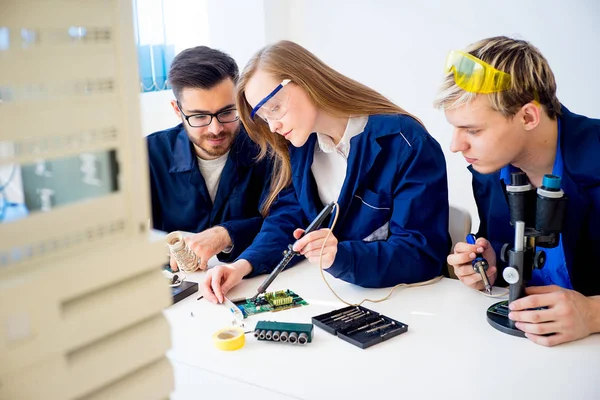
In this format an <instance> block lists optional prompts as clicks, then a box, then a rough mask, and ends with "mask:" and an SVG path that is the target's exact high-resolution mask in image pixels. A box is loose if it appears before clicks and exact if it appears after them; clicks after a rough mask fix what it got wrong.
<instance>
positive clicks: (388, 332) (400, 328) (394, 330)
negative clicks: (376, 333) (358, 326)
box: [381, 325, 404, 337]
mask: <svg viewBox="0 0 600 400" xmlns="http://www.w3.org/2000/svg"><path fill="white" fill-rule="evenodd" d="M402 329H404V325H402V326H400V327H399V328H396V329H392V330H391V331H387V332H386V333H382V334H381V337H384V336H387V335H389V334H390V333H394V332H397V331H401V330H402Z"/></svg>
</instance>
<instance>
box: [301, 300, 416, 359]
mask: <svg viewBox="0 0 600 400" xmlns="http://www.w3.org/2000/svg"><path fill="white" fill-rule="evenodd" d="M312 322H313V324H314V325H316V326H318V327H319V328H321V329H323V330H324V331H326V332H329V333H331V334H332V335H337V337H339V338H340V339H342V340H345V341H347V342H348V343H352V344H353V345H355V346H357V347H360V348H361V349H366V348H367V347H371V346H373V345H376V344H377V343H381V342H383V341H385V340H388V339H390V338H393V337H395V336H398V335H400V334H401V333H404V332H406V331H407V330H408V325H406V324H404V323H402V322H400V321H396V320H394V319H392V318H389V317H386V316H385V315H382V314H379V313H377V312H375V311H373V310H369V309H368V308H365V307H362V306H348V307H344V308H341V309H339V310H334V311H331V312H328V313H326V314H321V315H317V316H315V317H313V318H312Z"/></svg>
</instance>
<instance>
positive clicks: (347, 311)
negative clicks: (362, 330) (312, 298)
mask: <svg viewBox="0 0 600 400" xmlns="http://www.w3.org/2000/svg"><path fill="white" fill-rule="evenodd" d="M356 310H360V308H358V307H357V308H351V309H350V310H346V311H342V312H339V313H337V314H333V315H330V316H329V317H327V318H323V320H322V321H321V322H326V321H329V320H331V319H334V318H337V317H339V316H341V315H346V314H351V313H353V312H355V311H356Z"/></svg>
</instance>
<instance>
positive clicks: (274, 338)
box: [273, 331, 280, 342]
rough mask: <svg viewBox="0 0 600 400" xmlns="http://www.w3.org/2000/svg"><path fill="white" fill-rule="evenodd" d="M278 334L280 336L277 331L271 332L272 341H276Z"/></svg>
mask: <svg viewBox="0 0 600 400" xmlns="http://www.w3.org/2000/svg"><path fill="white" fill-rule="evenodd" d="M279 336H280V333H279V331H275V332H273V341H275V342H278V341H279Z"/></svg>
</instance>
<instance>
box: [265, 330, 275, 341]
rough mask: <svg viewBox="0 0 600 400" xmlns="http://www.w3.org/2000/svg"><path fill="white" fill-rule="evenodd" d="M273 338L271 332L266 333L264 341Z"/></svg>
mask: <svg viewBox="0 0 600 400" xmlns="http://www.w3.org/2000/svg"><path fill="white" fill-rule="evenodd" d="M272 338H273V331H267V333H266V334H265V339H267V340H271V339H272Z"/></svg>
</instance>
